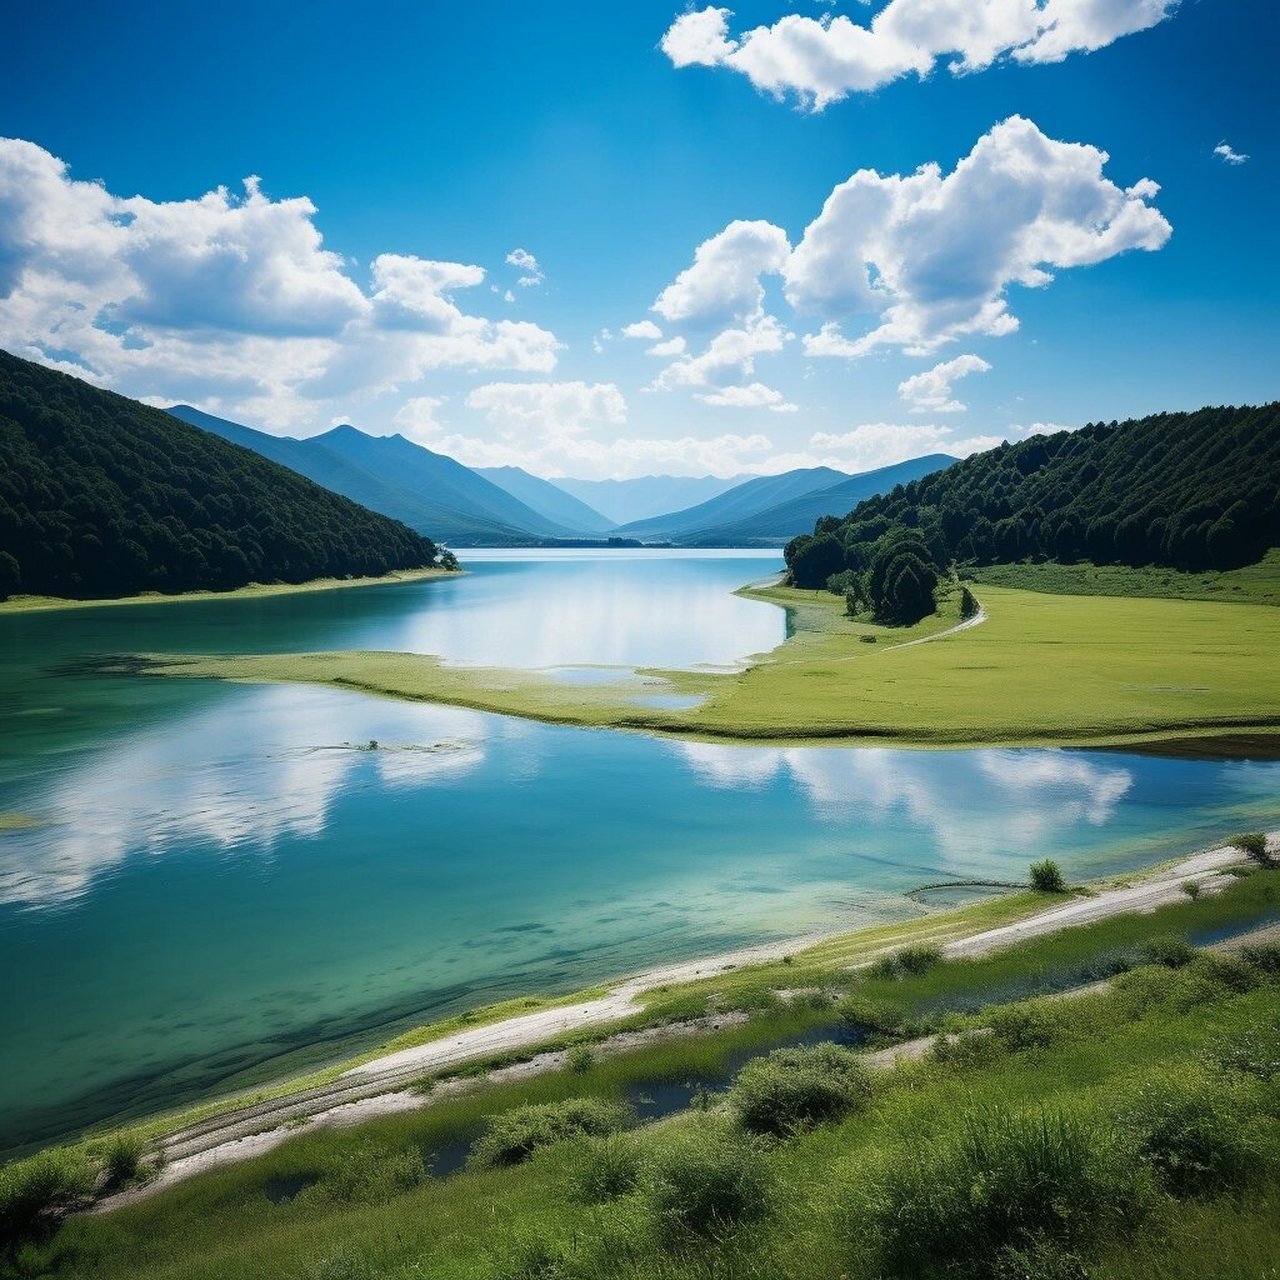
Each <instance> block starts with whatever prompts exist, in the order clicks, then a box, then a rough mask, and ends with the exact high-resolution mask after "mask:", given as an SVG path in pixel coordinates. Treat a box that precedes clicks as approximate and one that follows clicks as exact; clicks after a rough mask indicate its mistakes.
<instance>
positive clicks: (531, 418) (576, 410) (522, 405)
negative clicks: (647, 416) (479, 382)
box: [467, 382, 627, 435]
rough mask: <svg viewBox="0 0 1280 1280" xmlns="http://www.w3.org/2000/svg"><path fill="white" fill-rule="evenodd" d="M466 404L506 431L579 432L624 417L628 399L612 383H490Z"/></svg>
mask: <svg viewBox="0 0 1280 1280" xmlns="http://www.w3.org/2000/svg"><path fill="white" fill-rule="evenodd" d="M467 407H468V408H469V409H478V410H480V411H481V412H482V413H484V414H485V416H486V417H487V418H488V419H489V421H490V422H491V423H493V425H494V426H496V427H498V428H499V429H500V430H503V431H508V432H511V431H516V430H521V431H523V430H525V429H528V428H532V429H534V430H537V431H543V432H547V433H554V434H558V435H579V434H581V433H582V432H584V431H585V430H586V429H587V428H588V427H589V426H591V425H593V424H599V423H610V424H614V425H620V424H622V423H624V422H626V420H627V402H626V400H625V399H624V398H623V395H622V392H621V391H619V390H618V388H617V387H616V386H614V384H613V383H612V382H604V383H602V382H597V383H595V384H594V385H592V386H588V385H587V384H586V383H585V382H490V383H488V384H487V385H485V386H483V387H477V388H476V389H475V390H474V391H472V392H471V394H470V395H468V396H467Z"/></svg>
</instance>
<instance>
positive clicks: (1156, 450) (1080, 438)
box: [786, 404, 1280, 589]
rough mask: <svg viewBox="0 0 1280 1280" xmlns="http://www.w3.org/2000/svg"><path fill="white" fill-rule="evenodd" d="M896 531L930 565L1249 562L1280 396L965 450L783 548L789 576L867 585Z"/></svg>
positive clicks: (1268, 529)
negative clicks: (1252, 404) (958, 458)
mask: <svg viewBox="0 0 1280 1280" xmlns="http://www.w3.org/2000/svg"><path fill="white" fill-rule="evenodd" d="M905 531H910V533H911V534H912V539H911V540H912V543H913V544H914V545H915V547H916V549H917V551H918V550H919V549H920V548H921V547H923V548H924V550H925V552H926V558H927V560H928V561H929V562H930V563H931V564H932V565H933V566H934V567H935V568H940V567H945V566H948V565H951V564H962V565H963V564H975V565H986V564H997V563H1008V562H1012V561H1018V560H1026V559H1034V560H1056V561H1060V562H1062V563H1066V564H1070V563H1078V562H1081V561H1088V562H1091V563H1093V564H1099V565H1107V564H1120V565H1130V566H1133V567H1141V566H1144V565H1161V566H1166V567H1171V568H1177V569H1185V570H1203V569H1229V568H1237V567H1239V566H1241V565H1245V564H1252V563H1254V562H1255V561H1257V560H1259V559H1261V558H1262V556H1263V555H1264V554H1265V553H1266V552H1267V550H1268V549H1270V548H1271V547H1274V546H1277V545H1280V404H1269V405H1264V406H1262V407H1259V408H1249V407H1245V408H1209V409H1201V410H1199V411H1198V412H1196V413H1166V414H1157V415H1155V416H1153V417H1150V418H1143V419H1141V420H1139V421H1130V422H1125V423H1116V422H1111V423H1093V424H1090V425H1089V426H1086V427H1083V428H1082V429H1081V430H1079V431H1060V432H1058V433H1056V434H1055V435H1050V436H1035V437H1032V438H1031V439H1029V440H1024V441H1021V442H1020V443H1018V444H1012V445H1011V444H1002V445H1000V446H999V447H998V448H996V449H990V450H988V451H987V452H985V453H979V454H974V455H973V456H972V457H970V458H966V459H965V460H964V461H962V462H958V463H956V464H955V465H954V466H952V467H949V468H947V470H945V471H939V472H935V473H934V474H933V475H929V476H925V477H924V478H923V479H920V480H915V481H913V482H912V483H910V484H908V485H899V486H898V487H897V488H895V489H894V490H893V491H892V492H890V493H887V494H882V495H880V496H878V497H873V498H868V499H867V500H866V501H864V502H861V503H859V504H858V506H857V507H855V508H854V510H853V511H851V512H850V513H849V514H848V515H847V516H844V517H843V518H841V517H839V516H834V515H833V516H824V517H823V518H822V519H821V520H819V521H818V523H817V526H816V527H815V529H814V533H813V534H812V535H807V534H806V535H802V536H800V537H799V538H795V539H793V540H792V541H791V542H790V543H789V544H788V545H787V548H786V560H787V566H788V569H789V570H790V572H791V577H792V580H793V582H794V583H795V584H796V585H797V586H802V587H822V586H825V585H827V583H828V581H829V580H830V579H832V578H833V577H838V576H839V575H840V574H842V573H847V574H849V575H855V576H853V577H851V578H850V579H849V580H848V584H849V585H859V584H860V585H863V586H865V585H867V584H866V583H865V580H864V577H863V576H864V575H867V574H868V573H869V571H870V570H871V568H872V565H873V562H874V561H875V559H876V557H877V555H878V554H881V553H883V552H884V549H885V545H886V544H885V542H884V540H885V539H886V537H893V538H900V537H902V536H903V534H904V532H905ZM833 585H837V586H838V584H833ZM838 589H840V588H839V587H838Z"/></svg>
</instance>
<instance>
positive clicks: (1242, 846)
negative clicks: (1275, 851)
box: [1227, 831, 1275, 867]
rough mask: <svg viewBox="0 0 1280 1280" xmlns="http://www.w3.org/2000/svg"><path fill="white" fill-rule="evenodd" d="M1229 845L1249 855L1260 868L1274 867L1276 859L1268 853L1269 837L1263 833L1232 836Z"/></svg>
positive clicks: (1248, 832) (1255, 832) (1252, 832)
mask: <svg viewBox="0 0 1280 1280" xmlns="http://www.w3.org/2000/svg"><path fill="white" fill-rule="evenodd" d="M1227 844H1229V845H1232V846H1234V847H1235V848H1237V849H1239V850H1240V851H1241V852H1242V853H1247V854H1248V855H1249V857H1250V858H1252V859H1253V861H1254V862H1256V863H1257V864H1258V865H1259V866H1260V867H1274V866H1275V859H1274V858H1272V856H1271V855H1270V853H1268V852H1267V837H1266V834H1265V833H1264V832H1261V831H1247V832H1245V833H1244V834H1243V835H1238V836H1232V837H1231V839H1230V840H1228V841H1227Z"/></svg>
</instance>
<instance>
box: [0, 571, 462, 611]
mask: <svg viewBox="0 0 1280 1280" xmlns="http://www.w3.org/2000/svg"><path fill="white" fill-rule="evenodd" d="M457 576H458V575H457V572H456V571H454V570H448V569H393V570H392V571H391V572H390V573H385V574H382V575H381V576H380V577H377V578H313V579H312V580H311V581H310V582H251V583H249V585H248V586H244V587H237V588H236V589H235V590H234V591H182V592H178V593H177V594H174V595H166V594H164V593H163V592H160V591H144V592H142V593H141V594H140V595H136V596H119V597H117V598H115V599H112V600H69V599H65V598H64V597H62V596H28V595H14V596H10V597H9V598H8V599H7V600H0V617H3V616H4V615H5V614H10V613H45V612H48V611H49V610H52V609H100V608H103V607H104V606H115V605H135V604H174V603H182V602H183V601H191V600H242V599H246V598H260V597H263V596H291V595H297V594H299V593H301V592H308V591H339V590H345V589H346V588H348V587H377V586H386V585H388V584H390V583H395V582H421V581H423V580H424V579H426V578H446V577H448V578H456V577H457Z"/></svg>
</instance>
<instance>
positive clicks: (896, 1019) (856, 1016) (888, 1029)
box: [836, 995, 903, 1036]
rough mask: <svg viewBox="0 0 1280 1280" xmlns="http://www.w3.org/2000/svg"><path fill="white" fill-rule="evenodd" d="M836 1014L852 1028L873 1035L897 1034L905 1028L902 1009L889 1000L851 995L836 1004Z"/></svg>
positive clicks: (851, 1029)
mask: <svg viewBox="0 0 1280 1280" xmlns="http://www.w3.org/2000/svg"><path fill="white" fill-rule="evenodd" d="M836 1014H837V1016H838V1017H839V1019H840V1021H841V1022H842V1023H843V1024H844V1025H845V1026H846V1027H847V1028H848V1029H849V1030H850V1031H855V1032H861V1033H864V1034H867V1035H873V1036H896V1035H898V1034H899V1033H900V1032H901V1031H902V1028H903V1016H902V1011H901V1010H900V1009H898V1008H896V1007H895V1006H894V1005H891V1004H890V1003H889V1002H888V1001H887V1000H873V999H871V998H870V997H868V996H859V995H850V996H845V998H844V999H843V1000H841V1001H840V1003H839V1004H838V1005H836Z"/></svg>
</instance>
